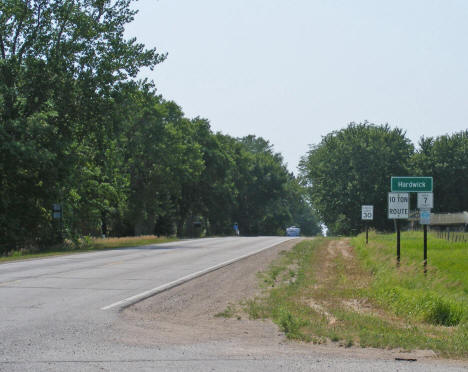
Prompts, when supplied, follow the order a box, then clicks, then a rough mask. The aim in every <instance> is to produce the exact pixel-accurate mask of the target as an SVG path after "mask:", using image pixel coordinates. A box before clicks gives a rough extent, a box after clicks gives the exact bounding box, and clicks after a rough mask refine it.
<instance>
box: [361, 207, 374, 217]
mask: <svg viewBox="0 0 468 372" xmlns="http://www.w3.org/2000/svg"><path fill="white" fill-rule="evenodd" d="M361 219H362V220H373V219H374V206H373V205H363V206H362V209H361Z"/></svg>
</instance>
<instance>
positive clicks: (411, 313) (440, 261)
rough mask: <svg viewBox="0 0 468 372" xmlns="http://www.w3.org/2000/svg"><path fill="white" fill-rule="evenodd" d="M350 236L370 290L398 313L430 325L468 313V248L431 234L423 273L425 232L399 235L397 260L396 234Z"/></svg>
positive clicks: (447, 323)
mask: <svg viewBox="0 0 468 372" xmlns="http://www.w3.org/2000/svg"><path fill="white" fill-rule="evenodd" d="M369 240H370V244H369V245H368V246H367V247H366V245H365V242H364V236H363V235H360V236H358V237H356V238H354V239H353V240H352V244H353V245H354V246H355V247H356V249H357V252H358V255H359V258H360V259H361V261H362V263H363V265H364V267H365V268H366V269H367V270H369V271H371V272H372V273H373V274H374V276H375V279H374V282H373V286H372V291H371V292H370V295H371V296H372V298H374V299H375V300H376V301H378V302H379V303H381V304H382V305H383V306H385V307H387V308H389V309H391V310H392V311H393V312H394V313H395V314H397V315H401V316H405V317H407V318H408V319H411V320H417V321H424V322H426V323H428V324H434V325H444V326H455V325H458V324H460V322H462V321H466V319H467V318H468V247H466V245H465V244H464V243H463V242H460V243H454V242H449V241H447V240H443V239H438V238H437V237H436V235H435V234H428V272H427V274H424V272H423V236H422V233H421V232H406V233H403V234H402V236H401V263H400V267H399V268H397V267H396V265H395V255H396V253H395V252H396V248H395V247H396V238H395V234H387V235H383V234H375V233H373V234H371V235H370V239H369Z"/></svg>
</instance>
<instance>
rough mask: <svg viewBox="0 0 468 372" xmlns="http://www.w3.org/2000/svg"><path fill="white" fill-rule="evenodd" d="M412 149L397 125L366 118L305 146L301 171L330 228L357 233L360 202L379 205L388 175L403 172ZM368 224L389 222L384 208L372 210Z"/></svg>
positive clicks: (383, 202)
mask: <svg viewBox="0 0 468 372" xmlns="http://www.w3.org/2000/svg"><path fill="white" fill-rule="evenodd" d="M412 152H413V145H412V144H411V142H410V141H409V140H408V139H407V138H406V137H405V135H404V132H403V131H402V130H401V129H391V128H390V127H389V126H388V125H383V126H376V125H373V124H369V123H363V124H354V123H351V124H350V125H349V126H348V127H347V128H345V129H342V130H340V131H335V132H332V133H330V134H328V135H327V136H325V137H323V139H322V141H321V143H320V144H319V145H316V146H313V147H311V149H310V151H309V152H308V154H307V156H306V157H304V158H303V159H302V161H301V165H300V167H301V174H302V177H303V179H304V181H305V182H306V184H307V186H309V194H310V199H311V201H312V204H313V205H314V206H315V208H316V209H317V211H318V213H319V215H320V217H321V219H322V221H323V222H324V223H325V224H326V225H327V227H328V229H329V231H330V233H331V234H351V233H358V232H359V231H360V228H361V225H362V222H361V214H360V213H361V212H360V210H361V205H363V204H370V205H374V209H375V211H379V210H381V211H383V206H385V205H386V200H387V192H388V191H389V185H390V177H391V176H392V175H407V174H408V168H409V159H410V156H411V154H412ZM373 226H375V227H376V228H378V229H385V228H386V227H388V226H389V225H388V220H387V218H386V216H385V214H384V213H374V221H373Z"/></svg>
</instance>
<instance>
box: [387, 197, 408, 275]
mask: <svg viewBox="0 0 468 372" xmlns="http://www.w3.org/2000/svg"><path fill="white" fill-rule="evenodd" d="M408 215H409V194H408V193H407V192H389V193H388V218H389V219H394V220H396V230H397V246H396V248H397V266H400V223H399V220H400V219H408Z"/></svg>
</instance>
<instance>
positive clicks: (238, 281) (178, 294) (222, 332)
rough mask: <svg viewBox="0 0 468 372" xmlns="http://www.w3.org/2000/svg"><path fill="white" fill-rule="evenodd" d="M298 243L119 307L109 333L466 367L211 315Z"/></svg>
mask: <svg viewBox="0 0 468 372" xmlns="http://www.w3.org/2000/svg"><path fill="white" fill-rule="evenodd" d="M298 242H299V240H291V241H287V242H285V243H282V244H279V245H277V246H275V247H273V248H271V249H268V250H266V251H263V252H261V253H258V254H256V255H253V256H250V257H248V258H246V259H243V260H241V261H238V262H236V263H234V264H231V265H229V266H226V267H224V268H222V269H219V270H216V271H214V272H211V273H208V274H206V275H203V276H201V277H199V278H196V279H194V280H191V281H190V282H187V283H185V284H182V285H180V286H178V287H175V288H172V289H170V290H168V291H166V292H163V293H160V294H158V295H156V296H153V297H151V298H149V299H146V300H144V301H141V302H139V303H137V304H135V305H133V306H131V307H128V308H126V309H123V310H122V311H121V312H120V319H119V321H118V322H116V323H115V324H114V326H113V327H114V329H113V330H114V331H115V334H119V335H120V337H119V340H118V342H119V343H122V344H125V345H128V346H137V347H145V348H155V349H160V348H174V347H175V348H178V347H184V348H186V347H188V348H192V349H193V348H195V349H197V348H201V349H203V350H204V351H205V352H206V355H213V357H214V356H215V354H216V357H221V358H232V357H235V358H237V357H254V358H261V359H266V358H270V357H272V356H274V357H275V358H278V357H284V358H301V357H305V358H307V359H308V358H310V357H312V356H313V357H317V358H326V359H329V358H332V359H333V358H340V359H343V358H344V359H349V360H351V361H356V360H357V359H360V360H369V361H370V360H380V361H392V362H393V361H395V358H403V359H411V358H415V359H417V360H418V365H419V367H420V368H421V367H423V368H422V370H424V369H426V370H439V369H440V370H446V369H447V368H449V369H452V368H454V370H465V369H466V370H468V366H467V364H466V363H465V362H459V361H448V360H439V359H436V358H435V357H434V353H432V352H431V351H413V352H411V353H408V352H403V351H400V350H380V349H371V348H366V349H364V348H360V347H351V348H344V347H340V346H337V345H336V344H333V343H329V344H325V345H314V344H306V343H299V342H293V341H289V340H287V339H286V338H285V337H284V335H283V334H282V333H281V332H280V331H279V329H278V327H277V326H276V325H275V324H273V323H272V322H271V321H270V320H263V321H262V320H260V321H259V320H249V319H248V316H247V315H246V314H242V315H241V318H240V319H238V318H236V317H234V318H223V317H215V315H216V314H218V313H220V312H222V311H224V310H225V309H226V308H227V306H229V305H231V306H232V305H234V306H239V302H240V301H242V300H246V299H248V298H252V297H254V296H256V295H259V294H260V293H261V289H260V288H259V286H258V279H257V273H258V272H259V271H262V270H265V269H266V268H267V267H268V266H269V264H270V263H271V262H272V261H273V260H274V259H275V258H276V257H277V256H278V254H279V253H280V252H281V251H283V250H289V249H291V248H292V247H293V246H294V245H295V244H297V243H298ZM404 363H408V362H404ZM421 363H422V364H423V365H421ZM413 366H416V365H415V364H413ZM417 370H419V368H418V369H417Z"/></svg>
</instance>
